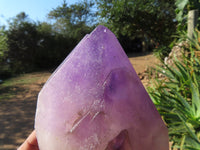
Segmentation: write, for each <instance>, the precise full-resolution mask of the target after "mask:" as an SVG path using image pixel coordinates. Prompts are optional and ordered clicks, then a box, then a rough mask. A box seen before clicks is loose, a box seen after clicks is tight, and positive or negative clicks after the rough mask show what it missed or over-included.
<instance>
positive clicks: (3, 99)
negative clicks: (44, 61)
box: [0, 86, 39, 150]
mask: <svg viewBox="0 0 200 150" xmlns="http://www.w3.org/2000/svg"><path fill="white" fill-rule="evenodd" d="M38 90H39V89H37V90H34V91H31V94H29V95H30V96H29V97H28V96H27V93H28V92H30V91H28V90H27V89H26V88H24V87H23V86H22V87H20V86H5V87H0V150H14V149H16V148H17V147H18V146H19V145H20V144H21V143H22V142H23V141H24V139H25V138H26V137H27V136H28V135H29V134H30V132H31V131H32V130H33V127H34V117H35V109H36V99H37V94H38Z"/></svg>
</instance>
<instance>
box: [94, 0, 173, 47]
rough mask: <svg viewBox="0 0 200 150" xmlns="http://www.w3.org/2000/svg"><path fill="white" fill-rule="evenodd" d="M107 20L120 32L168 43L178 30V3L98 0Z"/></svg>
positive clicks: (152, 0) (131, 36) (117, 33)
mask: <svg viewBox="0 0 200 150" xmlns="http://www.w3.org/2000/svg"><path fill="white" fill-rule="evenodd" d="M96 1H97V6H98V8H99V10H100V11H99V15H100V16H101V17H102V18H103V19H102V20H103V22H104V23H105V24H106V25H107V26H108V27H109V28H111V30H112V31H113V32H115V34H116V35H118V37H120V35H123V36H127V37H129V38H131V39H134V38H135V37H141V38H142V39H143V40H152V41H153V43H154V44H157V43H159V44H166V43H168V42H170V41H171V35H172V33H173V32H175V30H176V22H175V21H174V19H175V16H176V14H175V4H174V1H171V0H167V1H163V0H121V1H118V0H117V1H112V0H96Z"/></svg>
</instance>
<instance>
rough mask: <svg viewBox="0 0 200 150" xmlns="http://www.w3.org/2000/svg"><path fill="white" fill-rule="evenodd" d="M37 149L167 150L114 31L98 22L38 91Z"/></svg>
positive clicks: (155, 117)
mask: <svg viewBox="0 0 200 150" xmlns="http://www.w3.org/2000/svg"><path fill="white" fill-rule="evenodd" d="M35 129H36V134H37V140H38V143H39V148H40V150H168V149H169V148H168V133H167V128H166V127H165V125H164V123H163V121H162V119H161V117H160V115H159V114H158V112H157V110H156V108H155V106H154V104H153V103H152V101H151V99H150V98H149V96H148V94H147V92H146V90H145V88H144V87H143V85H142V83H141V81H140V79H139V78H138V76H137V74H136V72H135V71H134V69H133V67H132V65H131V63H130V62H129V59H128V57H127V56H126V54H125V52H124V51H123V49H122V47H121V46H120V44H119V42H118V40H117V39H116V37H115V35H114V34H113V33H112V32H111V31H110V30H108V29H107V28H106V27H104V26H98V27H97V28H96V29H95V30H94V31H93V32H92V33H91V34H89V35H86V36H85V37H84V38H83V39H82V40H81V41H80V43H79V44H78V45H77V46H76V47H75V48H74V50H73V51H72V52H71V53H70V54H69V56H68V57H67V58H66V59H65V60H64V61H63V63H62V64H61V65H60V66H59V67H58V68H57V70H56V71H55V72H54V73H53V74H52V76H51V77H50V79H49V80H48V81H47V82H46V84H45V85H44V87H43V88H42V90H41V92H40V93H39V96H38V103H37V110H36V119H35Z"/></svg>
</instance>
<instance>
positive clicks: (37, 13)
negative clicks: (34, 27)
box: [0, 0, 81, 26]
mask: <svg viewBox="0 0 200 150" xmlns="http://www.w3.org/2000/svg"><path fill="white" fill-rule="evenodd" d="M80 1H81V0H66V3H68V4H73V3H76V2H80ZM62 2H63V0H0V26H1V25H6V22H7V20H8V19H10V18H12V17H15V16H16V15H17V14H19V13H20V12H22V11H24V12H25V13H26V14H28V16H29V18H31V19H33V20H34V21H46V19H47V17H46V16H47V14H48V13H49V12H50V11H51V10H52V9H53V8H56V7H57V6H59V5H61V4H62Z"/></svg>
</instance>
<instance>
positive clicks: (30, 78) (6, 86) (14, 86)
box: [0, 74, 40, 101]
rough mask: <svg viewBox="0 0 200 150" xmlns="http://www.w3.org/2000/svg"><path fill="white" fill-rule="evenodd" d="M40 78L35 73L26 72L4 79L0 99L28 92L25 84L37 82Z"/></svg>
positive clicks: (0, 86)
mask: <svg viewBox="0 0 200 150" xmlns="http://www.w3.org/2000/svg"><path fill="white" fill-rule="evenodd" d="M39 78H40V77H39V76H34V75H33V74H25V75H20V76H18V77H13V78H9V79H7V80H4V81H3V83H2V84H0V101H1V100H9V99H12V98H14V97H16V96H17V95H19V94H21V93H24V92H27V90H28V89H27V88H25V87H24V86H25V85H29V84H33V83H35V82H36V81H37V80H38V79H39Z"/></svg>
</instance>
